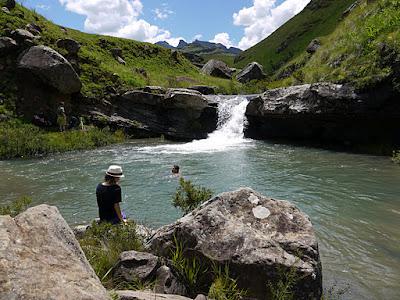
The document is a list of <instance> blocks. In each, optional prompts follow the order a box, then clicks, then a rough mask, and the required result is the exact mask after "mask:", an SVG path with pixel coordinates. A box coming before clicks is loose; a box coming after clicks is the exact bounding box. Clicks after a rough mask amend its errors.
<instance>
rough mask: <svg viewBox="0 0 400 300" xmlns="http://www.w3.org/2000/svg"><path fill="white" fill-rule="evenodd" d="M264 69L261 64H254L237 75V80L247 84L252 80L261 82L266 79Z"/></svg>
mask: <svg viewBox="0 0 400 300" xmlns="http://www.w3.org/2000/svg"><path fill="white" fill-rule="evenodd" d="M263 69H264V68H263V66H262V65H260V64H259V63H257V62H252V63H250V64H248V65H247V66H246V68H244V69H243V70H242V71H241V72H239V74H237V75H236V78H237V80H238V81H239V82H241V83H246V82H249V81H251V80H261V79H264V78H265V74H264V72H263Z"/></svg>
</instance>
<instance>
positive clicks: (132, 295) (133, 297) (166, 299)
mask: <svg viewBox="0 0 400 300" xmlns="http://www.w3.org/2000/svg"><path fill="white" fill-rule="evenodd" d="M116 294H117V295H118V297H119V300H155V299H157V300H190V298H186V297H183V296H179V295H166V294H156V293H153V292H151V291H116Z"/></svg>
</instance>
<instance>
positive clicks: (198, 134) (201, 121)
mask: <svg viewBox="0 0 400 300" xmlns="http://www.w3.org/2000/svg"><path fill="white" fill-rule="evenodd" d="M113 104H115V106H114V108H113V112H110V113H116V114H117V115H118V116H121V117H123V118H126V119H130V120H135V121H136V122H137V123H139V124H141V126H142V127H143V128H144V129H146V130H148V132H149V134H150V133H151V134H152V135H153V136H160V135H164V136H166V137H168V138H171V139H177V140H193V139H200V138H205V137H207V135H208V133H210V132H212V131H214V130H215V129H216V126H217V121H218V113H217V109H216V107H214V106H211V105H209V103H208V101H207V99H206V98H204V97H203V96H202V95H201V94H200V93H199V92H196V91H192V90H187V89H170V90H168V91H167V93H166V94H153V93H146V92H144V91H129V92H126V93H125V94H123V95H122V96H120V97H118V98H117V99H116V100H115V101H114V103H113Z"/></svg>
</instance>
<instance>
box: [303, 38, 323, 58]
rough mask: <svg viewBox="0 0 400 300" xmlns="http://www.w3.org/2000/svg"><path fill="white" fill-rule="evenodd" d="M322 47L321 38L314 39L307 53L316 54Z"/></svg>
mask: <svg viewBox="0 0 400 300" xmlns="http://www.w3.org/2000/svg"><path fill="white" fill-rule="evenodd" d="M320 47H321V41H320V40H319V39H314V40H312V41H311V42H310V44H308V46H307V49H306V51H307V53H310V54H314V53H315V52H317V50H318V49H319V48H320Z"/></svg>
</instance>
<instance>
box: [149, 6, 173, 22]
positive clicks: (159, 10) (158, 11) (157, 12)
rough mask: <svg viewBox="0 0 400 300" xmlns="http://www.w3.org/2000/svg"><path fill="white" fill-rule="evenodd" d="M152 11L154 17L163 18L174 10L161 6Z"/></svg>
mask: <svg viewBox="0 0 400 300" xmlns="http://www.w3.org/2000/svg"><path fill="white" fill-rule="evenodd" d="M153 13H154V14H155V15H156V17H155V18H156V19H160V20H165V19H167V18H168V17H169V16H170V15H172V14H173V13H174V12H173V11H172V10H170V9H168V8H166V7H165V6H164V7H162V8H156V9H154V10H153Z"/></svg>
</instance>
